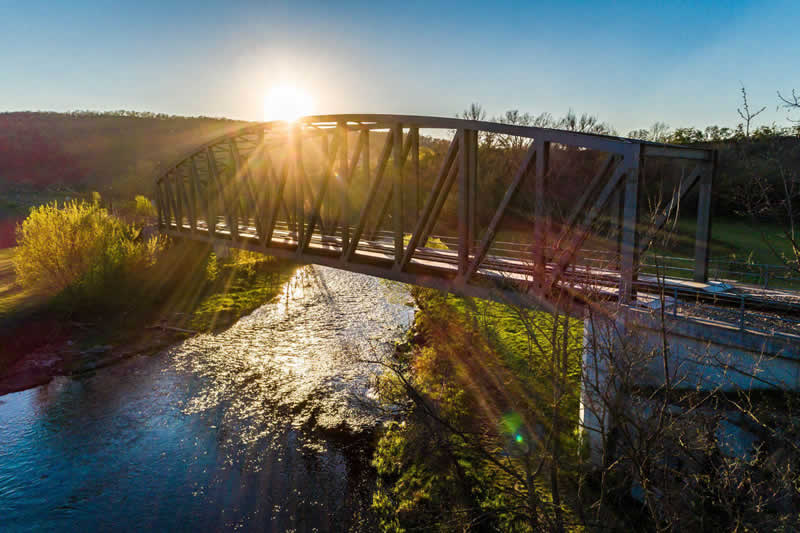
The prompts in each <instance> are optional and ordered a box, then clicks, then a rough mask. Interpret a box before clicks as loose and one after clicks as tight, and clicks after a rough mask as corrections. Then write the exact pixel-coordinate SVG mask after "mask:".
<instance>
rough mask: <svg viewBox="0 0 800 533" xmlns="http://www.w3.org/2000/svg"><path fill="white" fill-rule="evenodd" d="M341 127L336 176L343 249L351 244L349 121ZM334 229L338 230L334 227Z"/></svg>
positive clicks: (341, 123) (339, 127)
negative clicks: (339, 195) (339, 194)
mask: <svg viewBox="0 0 800 533" xmlns="http://www.w3.org/2000/svg"><path fill="white" fill-rule="evenodd" d="M338 129H339V147H340V148H339V172H338V175H337V176H336V178H337V179H336V183H337V184H338V186H339V188H340V189H339V190H340V191H341V202H340V203H341V205H340V206H339V213H340V214H339V218H340V219H343V220H344V224H342V250H347V247H348V246H349V244H350V226H349V224H348V222H349V221H350V191H349V190H348V183H347V178H348V177H349V176H350V159H349V153H350V152H349V150H348V149H347V123H346V122H340V123H339V124H338ZM332 231H334V232H335V231H336V228H335V227H334V228H333V230H332Z"/></svg>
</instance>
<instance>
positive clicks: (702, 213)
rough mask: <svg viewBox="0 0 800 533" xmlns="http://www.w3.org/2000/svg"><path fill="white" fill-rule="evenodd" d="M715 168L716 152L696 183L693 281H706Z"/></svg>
mask: <svg viewBox="0 0 800 533" xmlns="http://www.w3.org/2000/svg"><path fill="white" fill-rule="evenodd" d="M716 168H717V151H716V150H714V153H713V156H712V159H711V162H710V163H709V164H708V165H706V167H705V168H704V169H703V174H702V176H700V182H699V183H698V187H699V191H698V195H697V233H696V236H695V241H694V281H697V282H700V283H705V282H706V281H708V243H709V240H710V238H711V184H712V182H713V179H714V172H715V171H716Z"/></svg>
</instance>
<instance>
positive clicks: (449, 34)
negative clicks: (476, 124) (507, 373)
mask: <svg viewBox="0 0 800 533" xmlns="http://www.w3.org/2000/svg"><path fill="white" fill-rule="evenodd" d="M798 21H800V2H796V1H795V2H791V1H787V2H769V3H763V4H762V3H760V2H748V1H740V2H735V1H727V2H669V3H667V2H658V3H656V2H643V1H638V2H610V3H600V2H571V3H567V2H554V3H543V2H503V1H497V2H485V3H480V4H478V3H475V4H470V3H468V2H463V1H462V2H414V1H406V2H396V1H395V2H347V1H339V2H302V1H292V2H219V3H204V2H201V1H192V2H183V1H169V0H162V1H160V2H148V1H142V2H137V3H136V4H135V5H129V6H124V7H120V5H118V2H82V1H80V0H73V1H70V2H67V1H63V2H61V1H53V2H48V3H39V2H9V1H5V0H0V66H2V67H1V68H2V78H0V110H6V111H8V110H56V111H66V110H71V109H93V110H109V109H135V110H147V111H156V112H165V113H173V114H181V115H200V114H203V115H213V116H227V117H232V118H241V119H249V120H262V119H263V118H264V116H263V114H264V112H263V107H264V106H263V100H264V94H265V93H266V92H267V91H268V90H269V88H270V87H271V86H273V85H276V84H280V83H290V84H294V85H297V86H300V87H302V88H304V89H305V90H306V91H307V92H309V93H310V94H311V95H312V97H313V100H314V109H313V111H314V112H319V113H346V112H376V113H409V114H429V115H441V116H452V115H454V114H456V113H458V112H460V111H461V110H463V109H464V108H466V107H467V106H468V105H469V104H470V103H471V102H480V103H481V104H482V105H483V106H484V107H485V108H486V109H487V111H488V113H489V114H490V115H491V114H496V113H501V112H503V111H505V110H507V109H519V110H521V111H528V112H531V113H539V112H542V111H549V112H551V113H553V114H554V115H562V114H564V113H565V112H566V111H567V110H568V109H569V108H573V109H574V110H576V111H578V112H583V111H588V112H591V113H593V114H596V115H597V116H598V117H599V118H601V119H602V120H605V121H607V122H609V123H611V124H612V125H613V126H614V127H616V128H617V130H618V131H620V132H621V133H626V132H627V131H628V130H630V129H633V128H638V127H647V126H649V125H650V124H652V123H653V122H654V121H656V120H660V121H664V122H667V123H668V124H670V125H671V126H673V127H675V126H700V127H702V126H706V125H709V124H719V125H727V126H734V125H735V124H736V123H737V122H738V116H737V114H736V107H737V106H738V105H739V102H740V101H739V98H740V95H739V88H740V82H741V83H744V84H745V86H746V87H747V89H748V92H749V94H750V98H751V101H752V103H753V105H754V106H756V105H757V106H759V107H760V106H761V105H766V106H767V110H766V111H765V112H764V113H763V115H761V116H760V117H759V119H758V121H759V123H771V122H773V121H775V122H778V123H779V124H783V123H786V116H787V114H786V112H785V111H783V110H777V109H776V107H777V103H778V102H777V96H776V91H777V90H781V91H784V92H789V91H791V89H792V88H797V89H798V90H800V31H798ZM798 118H800V117H798Z"/></svg>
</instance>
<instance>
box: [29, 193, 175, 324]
mask: <svg viewBox="0 0 800 533" xmlns="http://www.w3.org/2000/svg"><path fill="white" fill-rule="evenodd" d="M17 243H18V246H19V247H18V249H17V253H16V255H15V259H14V266H15V270H16V273H17V279H18V281H19V282H20V283H21V284H22V285H23V286H24V287H26V288H32V289H35V290H39V291H42V292H44V293H45V294H49V295H53V296H56V295H59V296H61V297H63V298H64V301H65V303H66V304H67V306H68V307H71V308H74V307H76V306H78V305H80V304H82V303H91V304H92V305H102V304H115V303H118V302H121V301H122V299H123V297H124V296H123V295H124V293H125V290H124V289H126V288H129V287H130V283H129V282H130V280H131V279H132V278H133V275H134V274H136V273H137V272H139V271H140V270H142V269H144V268H147V267H149V266H151V265H152V264H153V263H154V262H155V259H156V257H157V255H158V253H159V251H160V250H161V249H162V248H163V245H164V242H163V240H162V239H161V238H160V237H152V238H150V239H148V240H142V239H140V235H139V232H138V231H136V230H135V229H134V228H133V227H132V226H130V225H128V224H126V223H125V222H123V221H122V220H120V219H118V218H116V217H114V216H112V215H110V214H109V213H108V211H106V210H105V209H103V208H101V207H100V206H99V205H97V204H95V203H86V202H77V201H70V202H67V203H65V204H64V205H62V206H58V204H56V203H55V202H53V203H51V204H46V205H41V206H39V207H36V208H33V209H32V210H31V212H30V215H28V218H26V219H25V220H24V221H23V222H22V223H21V224H20V225H18V226H17Z"/></svg>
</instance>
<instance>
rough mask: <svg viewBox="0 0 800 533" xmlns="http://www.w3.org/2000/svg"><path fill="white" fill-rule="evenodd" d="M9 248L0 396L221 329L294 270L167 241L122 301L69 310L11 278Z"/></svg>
mask: <svg viewBox="0 0 800 533" xmlns="http://www.w3.org/2000/svg"><path fill="white" fill-rule="evenodd" d="M13 253H14V249H13V248H9V249H5V250H2V251H0V395H2V394H6V393H9V392H15V391H20V390H24V389H27V388H30V387H34V386H37V385H41V384H44V383H47V382H49V381H50V380H51V379H52V378H53V377H55V376H59V375H77V374H81V373H85V372H91V371H94V370H96V369H98V368H101V367H103V366H107V365H109V364H112V363H114V362H116V361H119V360H120V359H125V358H128V357H131V356H133V355H139V354H152V353H155V352H158V351H160V350H162V349H164V348H166V347H167V346H170V345H172V344H174V343H176V342H178V341H180V340H183V339H185V338H187V337H189V336H191V335H193V334H195V333H198V332H202V331H219V330H222V329H224V328H226V327H228V326H230V325H231V324H233V323H234V322H235V321H236V320H237V319H238V318H239V317H241V316H243V315H246V314H247V313H249V312H251V311H253V310H254V309H256V308H257V307H259V306H260V305H263V304H264V303H266V302H269V301H270V300H272V299H273V298H275V297H276V296H277V295H278V294H279V293H280V291H281V287H282V286H283V283H284V282H285V281H286V280H288V279H289V278H290V277H291V275H292V273H293V272H294V270H295V268H296V266H295V265H292V264H288V263H285V262H281V261H277V260H275V259H274V258H270V257H267V256H261V255H256V254H245V253H234V254H233V255H232V256H231V258H229V259H226V260H221V259H218V258H216V257H215V256H213V255H212V254H210V250H209V249H208V248H207V247H205V246H198V245H195V244H192V243H172V244H171V245H170V246H169V247H168V248H167V249H166V250H165V251H164V253H163V254H162V256H161V257H160V259H159V261H158V263H157V264H156V265H155V266H154V268H152V269H151V271H150V272H147V273H146V275H143V277H142V279H141V283H140V284H139V286H138V289H137V291H136V292H135V293H134V294H132V295H126V297H130V298H129V299H128V301H123V302H120V303H119V305H116V306H115V307H114V308H113V309H110V310H109V309H106V308H103V309H98V310H92V309H83V310H79V311H68V310H65V309H62V308H60V307H59V305H58V302H57V299H48V298H44V297H42V296H40V295H36V294H33V293H31V292H30V291H26V290H24V289H22V288H21V287H20V286H19V285H18V284H16V283H15V281H14V271H13V264H12V258H13Z"/></svg>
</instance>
